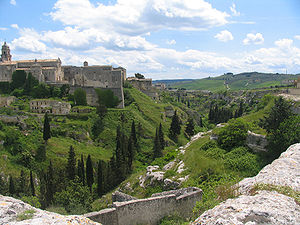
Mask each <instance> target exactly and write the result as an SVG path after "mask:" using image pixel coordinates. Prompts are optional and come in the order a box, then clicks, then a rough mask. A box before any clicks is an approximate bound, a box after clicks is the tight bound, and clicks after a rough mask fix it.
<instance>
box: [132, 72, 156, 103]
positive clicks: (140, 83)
mask: <svg viewBox="0 0 300 225" xmlns="http://www.w3.org/2000/svg"><path fill="white" fill-rule="evenodd" d="M126 80H127V81H128V82H129V83H130V84H132V86H133V87H135V88H136V89H138V90H140V91H141V92H143V93H144V94H146V95H148V96H149V97H151V98H152V99H153V100H157V98H158V94H157V89H156V88H155V87H153V86H152V79H139V78H136V77H128V78H127V79H126Z"/></svg>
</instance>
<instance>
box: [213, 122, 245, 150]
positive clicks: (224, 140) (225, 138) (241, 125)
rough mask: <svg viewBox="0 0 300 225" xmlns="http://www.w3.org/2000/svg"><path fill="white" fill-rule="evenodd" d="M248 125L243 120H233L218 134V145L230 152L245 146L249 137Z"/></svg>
mask: <svg viewBox="0 0 300 225" xmlns="http://www.w3.org/2000/svg"><path fill="white" fill-rule="evenodd" d="M248 127H249V126H248V124H247V123H245V122H244V121H243V120H241V119H232V120H230V121H229V123H228V125H227V126H225V127H222V128H221V129H220V130H219V132H218V140H217V142H218V144H219V146H220V147H221V148H224V149H226V150H227V151H230V150H231V149H232V148H234V147H239V146H243V145H244V144H245V140H246V137H247V131H248Z"/></svg>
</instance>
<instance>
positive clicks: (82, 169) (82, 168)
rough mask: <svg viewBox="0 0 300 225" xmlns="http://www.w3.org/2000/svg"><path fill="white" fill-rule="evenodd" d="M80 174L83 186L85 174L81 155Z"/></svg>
mask: <svg viewBox="0 0 300 225" xmlns="http://www.w3.org/2000/svg"><path fill="white" fill-rule="evenodd" d="M80 166H81V174H82V184H83V185H85V173H84V160H83V155H81V163H80Z"/></svg>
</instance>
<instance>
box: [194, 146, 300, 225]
mask: <svg viewBox="0 0 300 225" xmlns="http://www.w3.org/2000/svg"><path fill="white" fill-rule="evenodd" d="M256 184H272V185H277V186H289V187H290V188H292V189H293V190H295V191H298V192H299V191H300V143H298V144H294V145H292V146H290V147H289V148H288V150H287V151H285V152H284V153H282V154H281V156H280V157H279V158H278V159H276V160H274V161H273V162H272V163H271V164H269V165H267V166H265V167H264V168H263V169H262V170H261V171H260V172H259V173H258V174H257V175H256V176H255V177H251V178H246V179H244V180H242V181H241V182H240V183H238V184H237V185H238V187H239V192H240V193H241V194H242V195H240V196H239V197H238V198H235V199H228V200H227V201H225V202H223V203H221V204H220V205H218V206H216V207H214V208H213V209H210V210H208V211H206V212H204V213H203V214H202V215H201V216H200V217H199V218H198V219H197V220H196V221H195V222H194V223H192V224H194V225H200V224H207V225H210V224H218V225H225V224H226V225H229V224H236V225H239V224H247V225H254V224H278V225H281V224H285V225H289V224H290V225H292V224H300V204H299V203H298V202H296V201H295V199H293V198H291V197H288V196H286V195H283V194H279V193H278V192H276V191H258V192H256V193H254V195H251V190H252V188H253V187H254V186H255V185H256ZM252 194H253V191H252Z"/></svg>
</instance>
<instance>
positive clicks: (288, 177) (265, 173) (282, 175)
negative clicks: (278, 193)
mask: <svg viewBox="0 0 300 225" xmlns="http://www.w3.org/2000/svg"><path fill="white" fill-rule="evenodd" d="M257 183H264V184H273V185H280V186H289V187H291V188H292V189H294V190H295V191H300V143H298V144H294V145H292V146H290V147H289V148H288V150H286V151H285V152H283V153H282V154H281V155H280V157H279V158H278V159H276V160H274V161H273V162H272V163H271V164H269V165H267V166H265V167H264V168H263V169H262V170H261V171H260V172H259V173H258V174H257V175H256V176H255V177H251V178H245V179H244V180H242V181H241V182H240V183H239V184H238V186H239V191H240V192H241V193H242V194H247V193H249V191H250V190H251V188H252V187H253V186H254V185H255V184H257Z"/></svg>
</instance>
